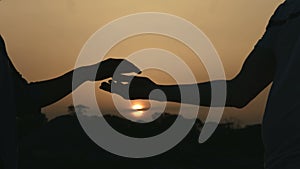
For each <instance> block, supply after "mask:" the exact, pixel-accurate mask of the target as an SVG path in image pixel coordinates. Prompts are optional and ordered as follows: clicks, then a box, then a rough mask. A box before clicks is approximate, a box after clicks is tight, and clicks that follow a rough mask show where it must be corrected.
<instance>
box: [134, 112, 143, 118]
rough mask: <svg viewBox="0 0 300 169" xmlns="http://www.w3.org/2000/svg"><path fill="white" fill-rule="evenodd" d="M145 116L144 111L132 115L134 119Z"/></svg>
mask: <svg viewBox="0 0 300 169" xmlns="http://www.w3.org/2000/svg"><path fill="white" fill-rule="evenodd" d="M143 114H144V111H135V112H133V113H132V115H133V116H134V117H141V116H143Z"/></svg>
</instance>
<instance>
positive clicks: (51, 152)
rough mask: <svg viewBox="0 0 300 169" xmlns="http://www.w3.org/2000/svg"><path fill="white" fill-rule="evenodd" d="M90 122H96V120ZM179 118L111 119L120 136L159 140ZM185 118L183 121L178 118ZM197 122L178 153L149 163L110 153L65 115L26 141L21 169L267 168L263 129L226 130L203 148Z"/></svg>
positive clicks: (168, 153) (173, 151) (157, 158)
mask: <svg viewBox="0 0 300 169" xmlns="http://www.w3.org/2000/svg"><path fill="white" fill-rule="evenodd" d="M90 118H91V119H90V120H93V118H96V117H90ZM176 118H177V116H172V115H168V114H165V115H164V116H163V117H160V118H159V119H157V120H155V121H154V122H151V123H148V124H138V123H133V122H130V121H127V120H125V119H121V118H118V117H115V116H105V119H106V120H107V121H108V122H109V123H110V124H111V125H112V126H113V127H114V128H115V129H116V130H118V131H119V132H121V133H124V134H127V135H129V136H133V137H149V136H154V135H157V134H159V133H161V132H163V131H164V130H166V129H167V128H168V127H169V126H171V125H172V123H173V122H174V120H175V119H176ZM178 118H181V117H178ZM199 126H202V123H201V122H200V121H199V120H197V121H196V124H195V126H194V128H193V129H192V130H191V132H190V133H189V134H188V136H187V137H186V138H185V139H184V140H183V141H182V142H181V143H180V144H178V145H177V146H176V147H175V148H173V149H172V150H170V151H168V152H166V153H164V154H162V155H159V156H156V157H152V158H147V159H128V158H123V157H119V156H116V155H113V154H110V153H108V152H106V151H105V150H103V149H101V148H100V147H98V146H97V145H96V144H95V143H93V141H91V140H90V139H89V138H88V136H87V135H86V134H85V133H84V131H83V130H82V128H81V126H80V125H79V123H78V120H77V118H76V117H75V116H63V117H59V118H57V119H55V120H52V121H50V122H49V123H47V124H46V125H45V126H44V127H42V128H40V129H39V130H37V131H35V132H34V133H32V134H30V135H28V136H26V137H24V139H23V140H22V143H21V145H20V168H21V169H48V168H49V169H50V168H51V169H99V168H108V169H114V168H124V169H127V168H128V169H135V168H136V169H263V145H262V141H261V132H260V130H261V128H260V126H259V125H257V126H248V127H245V128H242V129H233V128H231V127H230V125H220V126H219V127H218V129H217V131H216V132H215V134H214V135H213V137H211V138H210V139H209V140H208V141H207V142H206V143H204V144H199V143H198V141H197V140H198V137H199Z"/></svg>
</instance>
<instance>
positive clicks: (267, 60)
mask: <svg viewBox="0 0 300 169" xmlns="http://www.w3.org/2000/svg"><path fill="white" fill-rule="evenodd" d="M275 67H276V60H275V56H274V55H273V53H272V51H271V50H270V49H268V48H263V47H259V46H257V47H256V48H255V49H254V50H253V51H252V52H251V53H250V55H249V56H248V57H247V59H246V61H245V63H244V65H243V67H242V69H241V71H240V72H239V74H238V75H237V76H236V77H235V78H233V79H232V80H226V79H224V80H219V81H213V82H205V83H199V84H197V86H198V88H199V95H200V99H201V103H199V102H196V101H195V100H194V99H192V98H191V99H190V100H185V102H186V103H188V104H195V105H201V106H216V107H217V106H220V105H210V104H211V103H210V102H211V83H216V84H217V85H218V84H221V83H224V82H225V83H226V84H227V100H226V105H225V106H228V107H237V108H241V107H244V106H245V105H247V104H248V103H249V102H250V101H251V100H252V99H253V98H254V97H256V96H257V95H258V94H259V93H260V92H261V91H262V90H263V89H264V88H266V87H267V86H268V85H269V84H270V83H271V82H272V80H273V76H274V72H275ZM114 80H118V79H114ZM111 83H114V85H115V90H114V91H111V85H112V84H111ZM127 85H128V84H124V83H121V82H118V81H110V82H109V83H107V82H103V83H102V84H101V86H100V88H101V89H103V90H106V91H108V92H114V93H116V94H119V95H121V96H122V97H124V98H126V99H149V94H150V92H151V91H152V90H154V89H160V90H162V91H163V92H164V93H165V95H166V97H167V100H168V101H172V102H182V101H181V99H180V98H181V96H180V90H179V88H185V89H187V90H188V89H191V88H192V85H180V87H179V85H158V84H155V83H154V82H153V81H151V80H150V79H148V78H146V77H135V78H134V79H133V80H132V81H131V83H130V86H127ZM128 87H129V93H130V96H129V98H128V97H127V96H126V95H125V94H126V93H125V92H124V91H125V90H126V89H128ZM152 99H154V100H158V101H160V99H161V98H152Z"/></svg>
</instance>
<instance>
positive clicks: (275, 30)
mask: <svg viewBox="0 0 300 169" xmlns="http://www.w3.org/2000/svg"><path fill="white" fill-rule="evenodd" d="M253 12H255V11H253ZM245 33H247V32H245ZM299 73H300V1H299V0H287V1H285V2H284V3H283V4H281V5H280V6H279V7H278V9H277V10H276V12H275V13H274V15H273V16H272V17H271V19H270V21H269V24H268V26H267V29H266V32H265V34H264V35H263V37H262V38H261V39H260V40H259V42H258V43H257V44H256V46H255V48H254V49H253V51H252V52H251V53H250V54H249V56H248V58H247V59H246V61H245V63H244V65H243V67H242V69H241V71H240V72H239V74H238V75H237V76H236V77H235V78H233V79H232V80H225V81H224V80H220V81H213V82H206V83H199V84H197V85H198V87H199V91H200V93H199V94H200V96H201V103H198V102H195V101H194V100H190V101H189V102H188V103H190V104H196V105H198V104H199V105H201V106H218V105H210V101H211V86H210V83H224V82H226V83H227V94H228V95H227V101H226V106H228V107H236V108H242V107H245V106H246V105H247V104H248V103H249V102H250V101H251V100H252V99H253V98H255V97H256V96H257V95H258V94H259V93H260V92H261V91H262V90H263V89H265V88H266V87H267V86H268V85H269V84H270V83H271V82H273V85H272V89H271V91H270V94H269V98H268V102H267V107H266V110H265V114H264V120H263V141H264V144H265V155H266V159H265V166H266V168H267V169H296V168H300V75H299ZM114 80H116V81H114V83H115V84H116V91H115V92H116V93H117V94H120V95H121V96H123V97H125V95H124V92H123V91H124V89H125V88H126V85H127V84H124V83H121V82H119V81H117V80H118V79H114ZM190 86H191V85H181V87H185V88H189V87H190ZM124 87H125V88H124ZM101 88H102V89H104V90H106V91H110V88H111V82H109V83H102V85H101ZM153 89H161V90H162V91H164V92H165V94H166V96H167V100H168V101H174V102H181V101H180V93H179V86H178V85H158V84H156V83H154V82H153V81H151V80H150V79H148V78H145V77H136V78H134V79H133V81H132V82H131V85H130V92H129V93H130V98H129V99H148V95H149V93H150V92H151V91H152V90H153ZM127 99H128V98H127Z"/></svg>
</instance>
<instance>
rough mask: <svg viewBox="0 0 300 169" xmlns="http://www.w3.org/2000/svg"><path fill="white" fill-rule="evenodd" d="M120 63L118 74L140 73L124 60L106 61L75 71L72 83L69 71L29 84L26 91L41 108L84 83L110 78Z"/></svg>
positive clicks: (71, 73) (71, 74)
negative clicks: (120, 67) (120, 70)
mask: <svg viewBox="0 0 300 169" xmlns="http://www.w3.org/2000/svg"><path fill="white" fill-rule="evenodd" d="M121 63H122V72H118V73H120V74H121V73H133V72H134V73H140V70H139V69H138V68H137V67H136V66H135V65H133V64H132V63H130V62H128V61H126V60H123V59H107V60H104V61H102V62H101V63H97V64H94V65H90V66H84V67H80V68H78V69H76V79H75V80H74V81H72V80H73V73H74V71H70V72H68V73H66V74H64V75H62V76H60V77H57V78H54V79H51V80H46V81H42V82H36V83H30V84H29V85H28V89H27V90H28V92H29V93H30V94H31V95H32V94H34V93H36V95H35V96H34V99H36V102H37V103H39V105H40V106H41V107H45V106H47V105H50V104H53V103H55V102H57V101H58V100H60V99H62V98H64V97H65V96H67V95H68V94H70V93H71V92H72V91H73V90H75V89H76V88H77V87H78V86H80V85H81V84H83V83H84V82H86V81H99V80H103V79H107V78H110V77H112V76H113V75H114V72H115V70H116V68H117V67H118V66H119V65H120V64H121ZM93 75H94V77H93Z"/></svg>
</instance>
